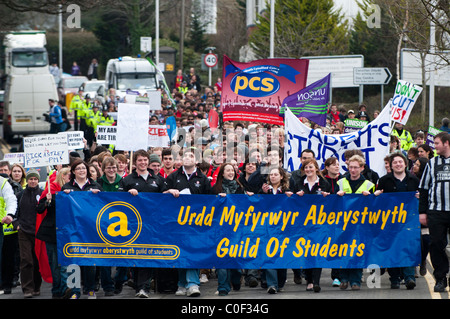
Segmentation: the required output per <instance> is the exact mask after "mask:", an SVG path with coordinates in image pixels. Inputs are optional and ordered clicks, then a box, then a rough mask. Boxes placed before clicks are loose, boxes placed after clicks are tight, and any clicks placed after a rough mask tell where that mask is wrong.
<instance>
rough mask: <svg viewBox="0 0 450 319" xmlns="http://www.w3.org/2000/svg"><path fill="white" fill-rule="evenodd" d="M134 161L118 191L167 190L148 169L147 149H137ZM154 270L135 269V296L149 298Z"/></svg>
mask: <svg viewBox="0 0 450 319" xmlns="http://www.w3.org/2000/svg"><path fill="white" fill-rule="evenodd" d="M133 162H134V164H135V165H136V169H135V170H134V171H133V172H132V173H131V174H128V175H127V176H126V177H124V178H122V179H121V180H120V182H119V188H118V191H121V192H128V193H130V194H131V195H133V196H137V195H138V194H139V193H140V192H146V193H162V192H164V191H165V190H166V187H165V183H164V181H163V180H162V179H161V178H159V177H158V176H157V175H156V174H155V173H154V172H153V170H150V169H148V165H149V162H150V154H149V153H148V152H147V151H145V150H143V149H141V150H137V151H135V152H134V154H133ZM152 272H153V269H152V268H143V267H137V268H135V269H134V276H135V278H134V283H135V291H136V295H135V297H138V298H149V290H148V289H149V288H148V286H149V285H148V283H149V281H150V279H151V277H152Z"/></svg>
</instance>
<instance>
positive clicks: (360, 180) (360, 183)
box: [337, 155, 375, 290]
mask: <svg viewBox="0 0 450 319" xmlns="http://www.w3.org/2000/svg"><path fill="white" fill-rule="evenodd" d="M347 163H348V164H347V165H348V171H349V174H348V175H346V176H344V177H343V178H341V179H340V180H338V182H337V186H338V187H339V190H338V192H337V195H339V196H344V195H345V194H362V195H364V196H367V195H369V194H373V192H374V191H375V184H374V183H372V182H371V181H369V180H367V179H365V178H364V176H363V175H362V174H361V173H362V172H363V170H364V165H365V160H364V158H363V157H361V156H360V155H353V156H352V157H350V159H349V160H348V161H347ZM339 273H340V277H341V285H340V288H341V289H342V290H345V289H347V287H348V284H349V283H350V285H351V288H352V290H359V289H360V288H361V276H362V269H358V268H354V269H340V271H339Z"/></svg>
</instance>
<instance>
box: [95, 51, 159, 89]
mask: <svg viewBox="0 0 450 319" xmlns="http://www.w3.org/2000/svg"><path fill="white" fill-rule="evenodd" d="M109 89H115V90H116V95H119V96H120V97H124V96H125V95H126V91H127V90H131V91H139V93H140V94H144V93H146V92H148V91H155V90H157V89H158V82H157V79H156V70H155V68H154V67H153V65H151V64H150V62H148V61H147V59H144V58H133V57H129V56H124V57H122V58H117V59H110V60H109V61H108V64H107V65H106V74H105V85H104V90H103V92H102V93H103V94H104V96H105V97H106V95H107V94H108V90H109Z"/></svg>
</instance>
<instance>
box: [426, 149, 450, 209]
mask: <svg viewBox="0 0 450 319" xmlns="http://www.w3.org/2000/svg"><path fill="white" fill-rule="evenodd" d="M419 188H421V189H424V190H427V191H428V209H429V210H435V211H446V212H450V157H448V158H444V157H443V156H435V157H433V158H432V159H430V161H429V162H428V164H427V165H426V166H425V170H424V172H423V175H422V179H421V180H420V185H419Z"/></svg>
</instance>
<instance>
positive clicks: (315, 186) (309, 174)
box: [291, 158, 331, 292]
mask: <svg viewBox="0 0 450 319" xmlns="http://www.w3.org/2000/svg"><path fill="white" fill-rule="evenodd" d="M300 171H301V177H300V180H299V181H298V182H296V183H295V185H293V187H291V190H292V192H293V193H294V194H297V195H298V196H303V195H304V194H313V195H323V196H324V197H325V196H328V195H329V194H330V193H331V185H330V183H329V182H328V181H327V180H326V179H325V178H324V177H323V176H322V173H321V171H320V170H319V165H318V164H317V161H316V160H315V159H314V158H312V159H307V160H304V161H303V162H302V166H301V168H300ZM321 274H322V268H310V269H306V270H305V278H306V284H307V286H306V290H307V291H314V292H320V290H321V289H320V276H321Z"/></svg>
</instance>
